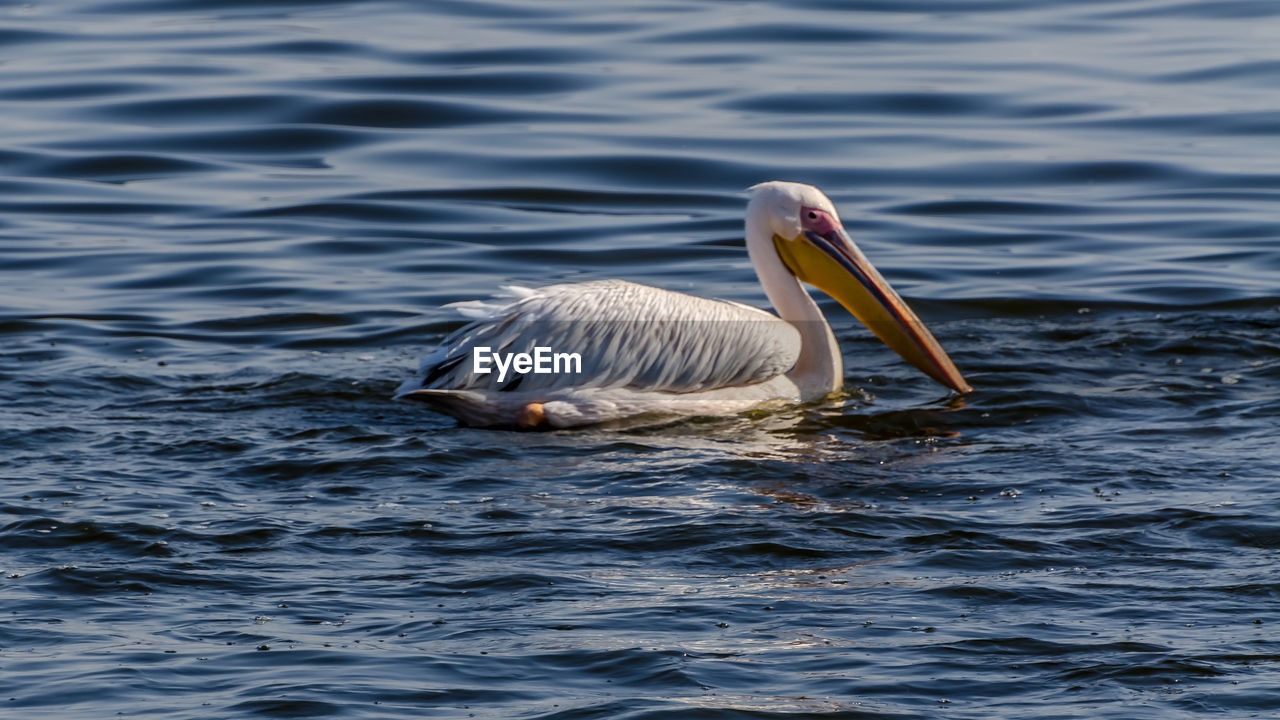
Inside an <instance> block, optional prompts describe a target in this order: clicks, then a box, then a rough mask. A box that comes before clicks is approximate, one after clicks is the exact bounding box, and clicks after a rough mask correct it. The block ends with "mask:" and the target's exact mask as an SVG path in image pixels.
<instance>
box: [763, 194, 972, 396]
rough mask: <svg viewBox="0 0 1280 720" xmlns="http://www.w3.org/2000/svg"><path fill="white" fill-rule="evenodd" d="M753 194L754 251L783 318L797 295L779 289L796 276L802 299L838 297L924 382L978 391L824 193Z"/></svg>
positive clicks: (796, 285) (764, 279)
mask: <svg viewBox="0 0 1280 720" xmlns="http://www.w3.org/2000/svg"><path fill="white" fill-rule="evenodd" d="M751 190H752V191H753V195H752V197H751V202H750V204H748V206H747V250H748V252H750V254H751V259H752V262H753V264H754V265H755V266H756V270H757V273H758V274H759V275H760V280H761V284H762V285H763V286H764V288H765V292H766V294H768V295H769V297H770V300H771V301H772V302H773V303H774V305H775V307H777V309H778V311H779V314H781V315H782V316H783V317H784V319H788V318H787V317H786V316H787V313H786V311H785V309H784V306H785V305H786V304H787V302H788V300H787V299H786V296H785V294H786V293H787V292H788V291H789V290H790V289H789V288H782V287H780V286H785V285H786V284H787V282H788V281H787V279H786V277H787V276H790V277H791V278H794V279H793V280H790V283H791V284H794V286H795V289H796V290H799V292H800V293H803V292H804V291H803V289H802V288H800V286H799V282H796V281H801V282H805V283H808V284H809V285H813V286H814V287H816V288H818V289H819V290H821V291H823V292H824V293H826V294H828V295H830V296H831V297H833V298H835V300H836V301H837V302H839V303H840V304H841V305H843V306H844V307H845V309H846V310H848V311H849V312H850V313H852V314H853V315H854V317H856V318H858V320H860V321H862V323H863V324H864V325H866V326H867V328H869V329H870V330H871V332H873V333H875V335H876V337H878V338H880V341H881V342H883V343H884V344H885V345H888V346H889V347H890V348H891V349H892V350H893V351H894V352H896V353H898V355H900V356H902V358H903V359H904V360H906V361H907V362H909V363H911V364H912V365H914V366H915V367H916V368H917V369H919V370H920V371H921V372H923V373H924V374H925V375H928V376H929V377H931V378H933V379H934V380H936V381H938V382H939V383H941V384H943V385H945V386H946V387H948V388H951V389H952V390H954V391H956V392H958V393H967V392H970V391H971V390H972V389H973V388H971V387H970V386H969V384H968V383H967V382H965V380H964V377H963V376H961V375H960V371H959V370H957V369H956V366H955V364H954V363H953V362H951V358H950V357H948V356H947V353H946V351H944V350H943V349H942V346H941V345H939V344H938V341H937V340H935V339H934V337H933V334H932V333H930V332H929V329H928V328H926V327H925V326H924V323H922V322H921V321H920V318H918V317H916V314H915V313H914V312H912V311H911V308H909V307H907V304H906V303H905V302H903V301H902V298H901V297H899V296H898V293H896V292H894V290H893V288H892V287H890V286H889V283H888V282H886V281H885V279H884V278H883V277H881V275H880V273H879V272H878V271H877V270H876V269H875V267H874V266H873V265H872V264H871V262H870V261H868V260H867V258H866V256H865V255H863V254H862V251H861V250H859V249H858V246H857V245H855V244H854V242H853V240H852V239H850V237H849V234H848V233H847V232H845V229H844V226H843V225H842V224H841V223H840V216H839V215H838V214H837V213H836V209H835V206H834V205H832V203H831V200H829V199H828V198H827V196H826V195H824V194H822V191H821V190H819V189H818V188H816V187H813V186H811V185H802V184H800V183H790V182H778V181H774V182H767V183H761V184H760V185H756V186H754V187H753V188H751ZM807 299H808V298H807V294H806V296H805V300H807ZM809 302H810V303H811V302H812V301H809Z"/></svg>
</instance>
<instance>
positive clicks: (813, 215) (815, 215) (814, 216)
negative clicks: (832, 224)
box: [809, 210, 818, 220]
mask: <svg viewBox="0 0 1280 720" xmlns="http://www.w3.org/2000/svg"><path fill="white" fill-rule="evenodd" d="M809 219H810V220H817V219H818V213H816V212H814V211H812V210H810V211H809Z"/></svg>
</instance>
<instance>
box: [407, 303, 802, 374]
mask: <svg viewBox="0 0 1280 720" xmlns="http://www.w3.org/2000/svg"><path fill="white" fill-rule="evenodd" d="M504 289H505V290H507V291H508V293H509V294H510V295H512V296H514V298H515V299H514V300H512V301H509V302H506V303H495V302H492V301H490V302H469V303H455V304H454V307H457V308H459V309H460V310H462V311H463V312H464V313H465V314H466V315H467V316H468V317H473V318H482V319H479V320H477V321H475V322H472V323H470V324H468V325H466V326H465V327H463V328H461V329H459V330H458V331H456V332H455V333H453V334H452V335H450V336H449V337H447V338H446V339H445V340H444V342H443V343H442V344H441V346H440V348H439V349H438V350H437V351H436V352H434V353H432V354H431V355H429V356H428V357H427V358H426V359H424V360H423V361H422V366H421V368H420V369H419V374H418V377H417V378H416V379H414V380H410V381H408V382H406V383H405V384H404V385H403V386H402V387H401V388H400V394H402V395H403V394H405V393H409V392H412V391H414V390H420V389H424V388H426V389H438V390H475V391H513V390H517V389H518V390H519V391H520V392H521V393H528V392H531V391H546V392H551V391H555V390H561V389H567V388H627V389H631V390H636V391H656V392H668V393H692V392H700V391H705V390H712V389H716V388H726V387H738V386H743V385H752V384H756V383H761V382H765V381H767V380H770V379H772V378H774V377H777V376H778V375H781V374H783V373H785V372H787V371H788V370H790V369H791V368H792V366H794V365H795V362H796V359H797V357H798V356H799V354H800V335H799V333H798V332H797V330H796V329H795V328H794V327H792V326H791V324H789V323H787V322H784V321H782V320H780V319H778V318H777V317H775V316H773V315H771V314H769V313H767V312H764V311H763V310H759V309H756V308H753V307H750V306H747V305H742V304H740V303H734V302H727V301H723V300H709V299H706V298H699V297H694V296H691V295H684V294H682V293H676V292H671V291H669V290H661V289H659V288H654V287H649V286H647V285H637V284H635V283H630V282H625V281H622V280H600V281H593V282H586V283H575V284H565V285H551V286H549V287H544V288H539V289H537V290H529V289H527V288H504ZM476 347H488V348H490V352H491V353H495V354H498V353H501V354H506V353H530V354H532V353H533V352H534V348H535V347H546V348H550V350H551V351H552V352H555V353H577V354H579V355H580V356H581V359H582V372H581V373H563V372H562V373H549V374H524V375H514V374H512V373H508V376H507V377H506V378H505V380H504V381H503V382H499V381H498V373H497V372H491V373H488V374H484V373H476V372H473V367H472V357H473V349H474V348H476Z"/></svg>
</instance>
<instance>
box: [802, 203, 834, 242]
mask: <svg viewBox="0 0 1280 720" xmlns="http://www.w3.org/2000/svg"><path fill="white" fill-rule="evenodd" d="M800 226H801V227H802V228H804V229H805V230H812V231H813V232H816V233H818V234H819V235H828V234H830V233H832V232H833V231H835V230H836V229H837V228H839V227H841V225H840V221H839V220H837V219H835V216H833V215H832V214H831V213H829V212H827V211H826V210H819V209H818V208H814V207H802V208H800Z"/></svg>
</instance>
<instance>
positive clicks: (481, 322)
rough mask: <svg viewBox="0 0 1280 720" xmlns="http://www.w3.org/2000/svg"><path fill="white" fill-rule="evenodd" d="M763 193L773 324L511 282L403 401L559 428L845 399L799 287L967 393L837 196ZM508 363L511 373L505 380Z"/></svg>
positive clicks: (756, 197)
mask: <svg viewBox="0 0 1280 720" xmlns="http://www.w3.org/2000/svg"><path fill="white" fill-rule="evenodd" d="M751 191H752V196H751V200H750V202H749V203H748V205H747V219H746V243H747V252H748V253H749V255H750V257H751V263H752V265H753V266H754V267H755V270H756V275H757V276H758V277H759V279H760V284H761V286H762V287H763V288H764V292H765V295H766V296H767V297H768V298H769V302H770V303H772V304H773V307H774V310H775V311H777V313H778V314H777V316H775V315H772V314H770V313H768V312H765V311H764V310H760V309H758V308H754V307H751V306H748V305H743V304H740V303H735V302H730V301H726V300H712V299H707V298H700V297H695V296H692V295H685V294H683V293H677V292H672V291H669V290H662V289H659V288H655V287H649V286H646V285H638V284H635V283H631V282H625V281H622V280H597V281H592V282H584V283H572V284H562V285H551V286H548V287H543V288H539V289H527V288H515V287H513V288H507V291H508V293H509V297H508V298H507V299H506V300H500V301H494V302H467V303H457V304H456V307H458V309H459V310H460V311H462V312H463V313H464V314H466V315H469V316H471V317H473V318H475V320H474V321H473V322H471V323H470V324H468V325H466V326H465V327H463V328H461V329H459V330H458V331H456V332H454V333H453V334H451V335H450V336H449V337H447V338H446V339H445V340H444V342H443V343H442V344H441V346H440V347H439V349H438V350H436V351H435V352H434V353H432V354H431V355H429V356H428V357H427V358H426V359H424V360H423V361H422V364H421V366H420V368H419V371H418V375H417V377H415V378H412V379H410V380H408V381H406V382H405V383H404V384H403V385H401V386H400V388H399V390H398V391H397V394H396V398H397V399H401V398H403V399H408V400H415V401H420V402H424V403H426V404H427V405H429V406H431V407H432V408H434V409H435V410H438V411H440V412H442V413H445V414H447V415H450V416H452V417H454V418H456V419H458V420H459V421H460V422H462V423H463V424H465V425H473V426H506V427H537V426H550V427H554V428H566V427H576V426H581V425H592V424H597V423H607V422H612V421H628V420H634V419H637V418H645V417H654V418H661V417H672V416H693V415H732V414H736V413H740V412H743V411H746V410H750V409H753V408H757V407H760V406H762V405H769V404H795V403H804V402H810V401H813V400H818V399H821V398H823V397H826V396H827V395H829V394H831V393H833V392H835V391H838V390H840V388H841V387H842V385H843V378H844V368H843V362H842V359H841V354H840V348H839V346H838V345H837V344H836V339H835V336H834V335H833V334H832V332H831V327H830V326H829V325H828V324H827V321H826V318H825V317H823V314H822V311H821V310H820V309H819V308H818V305H817V303H815V302H814V300H813V298H812V297H810V296H809V293H808V291H807V290H805V288H804V286H803V285H802V283H807V284H809V285H813V286H814V287H817V288H818V289H819V290H822V291H823V292H825V293H826V294H828V295H830V296H831V297H833V298H835V299H836V300H837V301H838V302H839V303H840V304H841V305H843V306H844V307H845V308H846V309H847V310H849V312H851V313H852V314H853V315H854V316H855V317H857V318H858V319H859V320H860V321H862V323H863V324H865V325H866V326H867V327H868V328H869V329H870V330H871V331H872V332H873V333H874V334H875V335H876V337H878V338H879V339H880V340H881V341H882V342H884V343H885V344H886V345H888V346H889V347H890V348H892V349H893V350H894V351H895V352H897V353H898V354H899V355H900V356H902V357H903V359H905V360H906V361H907V362H909V363H911V364H912V365H914V366H915V367H916V368H918V369H919V370H921V371H922V372H923V373H924V374H926V375H928V376H929V377H931V378H933V379H934V380H936V381H937V382H939V383H941V384H942V385H944V386H946V387H948V388H950V389H951V390H953V391H955V392H957V393H967V392H969V391H970V390H971V389H972V388H970V387H969V384H968V383H966V382H965V380H964V378H963V377H962V376H961V375H960V371H959V370H957V369H956V366H955V364H954V363H952V362H951V358H950V357H948V356H947V354H946V352H945V351H944V350H943V349H942V347H941V346H940V345H939V344H938V341H937V340H935V339H934V337H933V335H932V334H931V333H930V332H929V330H928V329H927V328H926V327H925V326H924V324H923V323H921V322H920V319H919V318H917V317H916V315H915V313H913V312H912V311H911V309H910V308H909V307H907V305H906V303H904V302H903V301H902V298H900V297H899V296H898V294H897V293H896V292H894V290H893V288H892V287H890V286H889V284H888V283H887V282H886V281H885V279H884V278H883V277H881V275H880V273H879V272H877V271H876V269H875V267H873V266H872V265H871V263H870V262H869V261H868V260H867V259H866V257H865V256H864V255H863V254H862V251H861V250H859V249H858V247H857V245H855V244H854V242H853V240H852V239H850V237H849V234H848V233H847V232H845V229H844V226H843V225H841V223H840V218H839V216H838V215H837V213H836V210H835V207H834V205H832V203H831V201H830V200H829V199H827V197H826V195H824V194H823V193H822V192H821V191H820V190H818V189H817V188H815V187H812V186H810V185H802V184H799V183H790V182H779V181H774V182H767V183H762V184H760V185H756V186H755V187H753V188H751ZM522 356H523V357H522ZM574 356H577V360H578V363H577V365H574V364H573V362H572V360H573V359H574ZM504 358H505V360H506V363H507V364H506V365H505V366H503V367H505V368H506V369H507V370H510V372H504V373H501V374H500V373H498V372H494V371H493V370H494V368H493V367H492V366H493V365H494V364H500V363H501V362H502V361H503V359H504ZM486 359H488V360H489V361H492V362H484V361H485V360H486ZM560 359H564V360H565V363H564V365H563V366H560V364H559V362H558V361H559V360H560ZM540 360H549V364H540V362H539V361H540ZM550 361H555V362H550ZM544 366H545V367H553V368H554V369H552V370H550V371H547V372H540V371H539V369H540V368H543V367H544ZM486 369H487V370H488V371H484V370H486ZM500 375H501V379H500Z"/></svg>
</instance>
